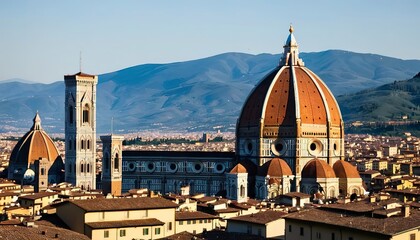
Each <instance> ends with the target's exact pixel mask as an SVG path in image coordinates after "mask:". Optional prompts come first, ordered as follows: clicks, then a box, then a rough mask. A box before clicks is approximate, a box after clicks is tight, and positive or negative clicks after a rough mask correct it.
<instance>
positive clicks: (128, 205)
mask: <svg viewBox="0 0 420 240" xmlns="http://www.w3.org/2000/svg"><path fill="white" fill-rule="evenodd" d="M71 203H73V204H75V205H76V206H78V207H80V208H82V209H84V210H85V211H87V212H96V211H120V210H133V209H157V208H176V207H178V204H176V203H173V202H171V201H169V200H166V199H163V198H149V197H141V198H114V199H106V198H97V199H87V200H74V201H71Z"/></svg>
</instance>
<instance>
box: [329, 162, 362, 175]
mask: <svg viewBox="0 0 420 240" xmlns="http://www.w3.org/2000/svg"><path fill="white" fill-rule="evenodd" d="M333 169H334V172H335V175H337V177H338V178H360V175H359V172H358V171H357V169H356V167H355V166H353V165H351V164H350V163H349V162H346V161H344V160H338V161H337V162H335V163H334V166H333Z"/></svg>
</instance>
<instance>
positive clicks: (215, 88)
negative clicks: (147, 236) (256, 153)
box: [0, 50, 420, 133]
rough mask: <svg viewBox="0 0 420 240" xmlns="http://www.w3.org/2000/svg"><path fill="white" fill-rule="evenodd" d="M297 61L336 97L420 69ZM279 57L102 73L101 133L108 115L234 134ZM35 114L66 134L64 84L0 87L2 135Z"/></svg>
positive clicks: (326, 59) (310, 58) (330, 58)
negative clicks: (253, 93)
mask: <svg viewBox="0 0 420 240" xmlns="http://www.w3.org/2000/svg"><path fill="white" fill-rule="evenodd" d="M300 56H301V58H302V59H303V61H304V62H305V65H306V66H307V67H308V68H309V69H311V70H312V71H313V72H315V73H316V74H317V75H318V76H320V77H321V79H323V80H324V82H326V84H327V86H328V87H329V88H330V89H331V90H332V92H333V93H334V95H335V96H336V97H337V96H338V95H343V94H351V93H354V92H357V91H360V90H364V89H368V88H373V87H377V86H380V85H382V84H385V83H389V82H392V81H395V80H402V79H407V78H409V77H411V76H413V75H414V74H415V73H417V72H419V70H420V60H401V59H396V58H391V57H385V56H381V55H377V54H359V53H353V52H349V51H343V50H328V51H323V52H314V53H301V54H300ZM279 60H280V55H279V54H258V55H253V54H246V53H223V54H219V55H215V56H211V57H207V58H202V59H197V60H189V61H186V62H175V63H168V64H155V63H154V64H142V65H137V66H131V67H128V68H125V69H121V70H119V71H115V72H110V73H106V74H102V75H99V83H98V87H97V126H98V127H97V128H98V132H99V133H103V132H109V130H110V125H111V119H112V118H114V129H119V130H122V131H123V132H128V131H135V132H136V131H141V130H145V129H153V128H159V129H162V130H163V131H165V130H169V129H170V130H180V131H185V130H188V131H209V130H211V129H212V128H214V127H215V126H223V127H222V130H224V131H226V130H228V131H234V128H235V123H236V119H237V118H238V116H239V112H240V110H241V108H242V104H243V103H244V101H245V100H246V98H247V96H248V94H249V92H250V91H251V89H252V88H253V87H254V86H255V85H256V84H257V83H258V82H259V81H260V80H261V79H262V78H263V77H264V76H265V75H266V74H267V73H268V72H269V71H271V70H272V69H274V68H275V67H276V66H277V65H278V63H279ZM8 84H9V85H8ZM36 110H39V111H40V115H41V118H43V126H44V128H45V127H47V128H48V130H49V131H51V132H64V121H63V120H62V118H63V117H64V81H59V82H54V83H51V84H40V83H37V84H31V85H27V84H26V85H25V84H23V83H2V82H0V122H1V123H2V125H3V126H4V125H6V126H7V128H8V129H4V127H3V129H1V127H0V131H8V130H9V131H11V130H14V129H19V128H20V129H29V128H30V126H31V125H32V122H31V121H32V118H33V116H34V114H35V112H36ZM16 119H19V121H16ZM23 119H25V120H23ZM345 120H346V118H345Z"/></svg>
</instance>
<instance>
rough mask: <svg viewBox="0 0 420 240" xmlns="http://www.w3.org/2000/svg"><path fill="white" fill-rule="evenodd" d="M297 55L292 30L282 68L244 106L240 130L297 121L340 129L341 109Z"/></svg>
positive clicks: (281, 63) (294, 124) (277, 125)
mask: <svg viewBox="0 0 420 240" xmlns="http://www.w3.org/2000/svg"><path fill="white" fill-rule="evenodd" d="M298 54H299V51H298V46H297V43H296V40H295V38H294V36H293V30H291V31H290V35H289V38H288V39H287V41H286V44H285V46H284V54H283V58H282V59H281V61H280V64H279V66H278V67H277V68H275V69H274V70H273V71H272V72H271V73H269V74H268V75H266V76H265V77H264V78H263V79H262V80H261V81H260V82H259V84H258V85H257V86H256V87H255V88H254V90H253V91H252V92H251V94H250V95H249V96H248V99H247V100H246V102H245V104H244V105H243V108H242V111H241V114H240V117H239V121H238V127H239V128H244V127H247V128H251V127H260V126H261V128H263V129H264V127H280V128H281V127H288V128H290V127H293V126H296V121H297V119H300V121H301V123H302V124H320V125H324V126H328V124H330V125H331V126H340V125H341V122H342V117H341V113H340V109H339V106H338V104H337V102H336V100H335V98H334V96H333V95H332V93H331V91H330V90H329V89H328V87H327V86H326V85H325V83H324V82H323V81H322V80H321V79H320V78H319V77H318V76H317V75H316V74H314V73H313V72H312V71H311V70H309V69H308V68H306V67H305V66H304V63H303V61H302V60H301V59H299V55H298ZM260 124H261V125H260ZM280 130H281V129H280Z"/></svg>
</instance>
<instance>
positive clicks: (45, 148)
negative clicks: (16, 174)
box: [9, 113, 61, 170]
mask: <svg viewBox="0 0 420 240" xmlns="http://www.w3.org/2000/svg"><path fill="white" fill-rule="evenodd" d="M33 122H34V125H33V126H32V128H31V130H30V131H29V132H27V133H26V134H25V135H24V136H23V137H22V138H21V139H20V140H19V142H18V143H17V144H16V146H15V148H14V149H13V151H12V154H11V156H10V164H9V165H12V166H13V165H15V166H16V165H19V166H22V167H23V166H26V167H27V168H28V167H29V166H30V165H31V164H33V163H34V162H35V160H38V159H40V158H46V159H47V160H48V161H50V162H51V164H52V163H53V162H54V161H55V160H56V159H57V158H61V157H60V154H59V153H58V150H57V148H56V146H55V145H54V142H53V141H52V140H51V138H50V137H49V136H48V134H47V133H46V132H45V131H44V130H43V129H42V127H41V118H40V117H39V114H38V113H36V115H35V118H34V120H33ZM23 170H26V169H23Z"/></svg>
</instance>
